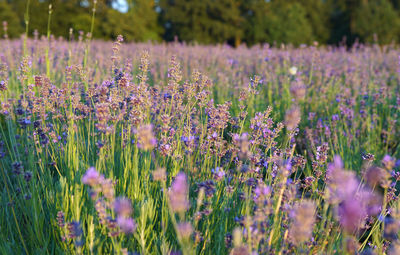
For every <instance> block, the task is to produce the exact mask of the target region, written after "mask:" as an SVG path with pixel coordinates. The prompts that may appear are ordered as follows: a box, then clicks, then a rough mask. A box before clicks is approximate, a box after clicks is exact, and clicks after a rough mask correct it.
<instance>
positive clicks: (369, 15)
mask: <svg viewBox="0 0 400 255" xmlns="http://www.w3.org/2000/svg"><path fill="white" fill-rule="evenodd" d="M27 1H28V0H0V21H7V23H8V35H9V37H17V36H19V35H20V34H21V33H23V32H24V31H25V23H24V17H25V13H26V5H27ZM121 2H124V7H126V9H127V11H126V12H120V11H118V10H117V9H118V8H115V7H116V5H117V4H121ZM49 4H52V9H53V12H52V17H51V33H52V34H54V35H55V36H63V37H68V34H69V30H70V28H72V29H73V31H74V33H75V34H78V31H84V32H88V31H90V28H91V18H92V13H93V0H30V11H29V21H30V24H29V35H33V31H34V30H37V31H38V32H39V34H46V33H47V21H48V8H49ZM3 33H4V32H3ZM118 34H122V35H124V37H125V39H126V40H128V41H148V40H152V41H161V40H165V41H171V40H175V39H176V38H178V39H179V40H181V41H186V42H194V41H196V42H198V43H204V44H209V43H211V44H213V43H224V42H227V43H229V44H231V45H238V44H240V43H246V44H248V45H254V44H257V43H266V42H268V43H277V44H280V43H292V44H294V45H299V44H304V43H306V44H310V43H312V42H314V41H318V42H319V43H323V44H326V43H328V44H337V43H340V42H343V40H345V42H346V43H347V44H352V43H353V42H355V41H356V40H359V41H360V42H375V41H376V40H378V41H379V43H383V44H387V43H391V42H393V41H395V42H399V41H400V0H125V1H121V0H97V5H96V19H95V24H94V32H93V37H94V38H104V39H114V38H115V37H116V36H117V35H118Z"/></svg>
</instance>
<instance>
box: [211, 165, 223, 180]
mask: <svg viewBox="0 0 400 255" xmlns="http://www.w3.org/2000/svg"><path fill="white" fill-rule="evenodd" d="M211 172H212V173H213V174H214V178H215V179H216V180H217V181H220V180H222V179H223V178H224V176H225V171H224V169H222V168H221V167H217V168H215V169H212V170H211Z"/></svg>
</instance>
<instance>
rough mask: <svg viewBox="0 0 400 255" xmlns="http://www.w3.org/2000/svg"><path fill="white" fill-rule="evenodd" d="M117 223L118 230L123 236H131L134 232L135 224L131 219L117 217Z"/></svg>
mask: <svg viewBox="0 0 400 255" xmlns="http://www.w3.org/2000/svg"><path fill="white" fill-rule="evenodd" d="M117 223H118V226H119V228H120V229H121V231H122V232H124V233H125V234H131V233H133V232H134V231H135V230H136V227H137V225H136V223H135V221H134V220H133V219H132V218H125V217H118V218H117Z"/></svg>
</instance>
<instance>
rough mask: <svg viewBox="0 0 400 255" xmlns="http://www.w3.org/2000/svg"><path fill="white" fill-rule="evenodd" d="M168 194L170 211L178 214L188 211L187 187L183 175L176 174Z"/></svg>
mask: <svg viewBox="0 0 400 255" xmlns="http://www.w3.org/2000/svg"><path fill="white" fill-rule="evenodd" d="M168 193H169V201H170V206H171V208H172V211H174V212H179V213H180V212H185V211H186V210H187V209H189V201H188V199H187V197H188V193H189V187H188V184H187V178H186V175H185V174H184V173H182V172H181V173H178V175H177V176H176V177H175V180H174V182H173V183H172V186H171V188H170V190H169V192H168Z"/></svg>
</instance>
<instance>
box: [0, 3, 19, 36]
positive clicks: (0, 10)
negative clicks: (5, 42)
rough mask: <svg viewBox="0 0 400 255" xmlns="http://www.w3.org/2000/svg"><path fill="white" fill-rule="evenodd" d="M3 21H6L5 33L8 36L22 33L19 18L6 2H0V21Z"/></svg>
mask: <svg viewBox="0 0 400 255" xmlns="http://www.w3.org/2000/svg"><path fill="white" fill-rule="evenodd" d="M3 22H7V24H8V25H7V27H8V31H7V33H8V36H9V37H17V36H19V35H20V34H21V33H22V31H23V28H22V24H21V20H20V19H19V17H18V15H17V14H16V13H15V12H14V11H13V10H12V8H11V6H10V5H9V4H8V3H7V2H0V23H3ZM3 33H4V31H3Z"/></svg>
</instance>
